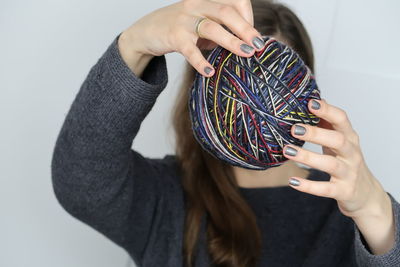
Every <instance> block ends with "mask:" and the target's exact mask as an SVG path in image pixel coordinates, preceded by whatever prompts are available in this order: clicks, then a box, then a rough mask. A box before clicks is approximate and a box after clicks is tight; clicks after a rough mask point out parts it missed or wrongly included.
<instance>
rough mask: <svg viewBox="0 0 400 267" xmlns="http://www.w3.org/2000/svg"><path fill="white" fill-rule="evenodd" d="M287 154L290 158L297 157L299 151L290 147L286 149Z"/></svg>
mask: <svg viewBox="0 0 400 267" xmlns="http://www.w3.org/2000/svg"><path fill="white" fill-rule="evenodd" d="M285 154H286V155H288V156H296V154H297V150H296V149H294V148H293V147H290V146H288V147H287V148H286V149H285Z"/></svg>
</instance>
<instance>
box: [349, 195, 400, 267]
mask: <svg viewBox="0 0 400 267" xmlns="http://www.w3.org/2000/svg"><path fill="white" fill-rule="evenodd" d="M387 194H388V195H389V197H390V200H391V202H392V208H393V218H394V227H395V243H394V246H393V248H392V249H390V250H389V251H388V252H387V253H385V254H381V255H375V254H372V253H371V251H370V249H369V247H368V244H367V243H366V241H365V239H364V238H363V236H362V233H361V232H360V230H359V229H358V228H357V225H356V224H355V223H354V233H355V241H354V245H355V254H356V258H357V260H358V264H359V265H360V266H371V267H372V266H400V204H399V203H398V202H397V201H396V200H395V199H394V197H393V196H392V195H391V194H390V193H388V192H387Z"/></svg>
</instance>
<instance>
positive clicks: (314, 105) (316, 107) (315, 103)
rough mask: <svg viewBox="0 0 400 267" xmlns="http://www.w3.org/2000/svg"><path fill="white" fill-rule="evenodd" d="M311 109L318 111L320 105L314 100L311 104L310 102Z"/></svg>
mask: <svg viewBox="0 0 400 267" xmlns="http://www.w3.org/2000/svg"><path fill="white" fill-rule="evenodd" d="M311 107H312V108H313V109H319V108H320V107H321V105H320V104H319V103H318V102H317V101H315V100H314V99H313V100H312V102H311Z"/></svg>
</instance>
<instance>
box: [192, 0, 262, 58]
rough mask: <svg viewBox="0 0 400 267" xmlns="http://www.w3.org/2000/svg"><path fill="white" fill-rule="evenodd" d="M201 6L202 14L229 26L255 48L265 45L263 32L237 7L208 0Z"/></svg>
mask: <svg viewBox="0 0 400 267" xmlns="http://www.w3.org/2000/svg"><path fill="white" fill-rule="evenodd" d="M199 8H200V10H199V12H200V13H201V14H204V15H205V16H206V17H207V18H210V19H211V20H213V21H215V22H217V23H218V24H223V25H225V26H227V27H228V28H229V30H231V31H232V33H234V34H235V35H236V36H237V37H238V38H240V39H242V40H243V41H244V42H246V43H247V44H248V45H250V46H252V47H254V48H255V50H257V51H259V50H261V49H262V48H263V47H264V45H265V43H264V41H263V40H262V36H261V34H260V33H259V32H258V31H257V30H256V29H255V28H254V27H253V26H252V25H251V24H250V23H249V22H248V21H246V19H245V18H243V17H242V15H241V14H240V13H239V12H238V11H237V9H236V8H235V7H233V6H231V5H225V4H221V3H216V2H207V1H206V2H204V4H203V5H201V6H199ZM257 38H258V39H259V40H258V39H257Z"/></svg>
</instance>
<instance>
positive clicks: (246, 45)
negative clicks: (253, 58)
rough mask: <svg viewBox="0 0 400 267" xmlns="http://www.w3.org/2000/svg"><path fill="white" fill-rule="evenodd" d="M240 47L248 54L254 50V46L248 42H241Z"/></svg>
mask: <svg viewBox="0 0 400 267" xmlns="http://www.w3.org/2000/svg"><path fill="white" fill-rule="evenodd" d="M240 49H241V50H242V51H243V52H245V53H246V54H250V53H251V51H253V49H254V48H253V47H251V46H249V45H248V44H241V45H240Z"/></svg>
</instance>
